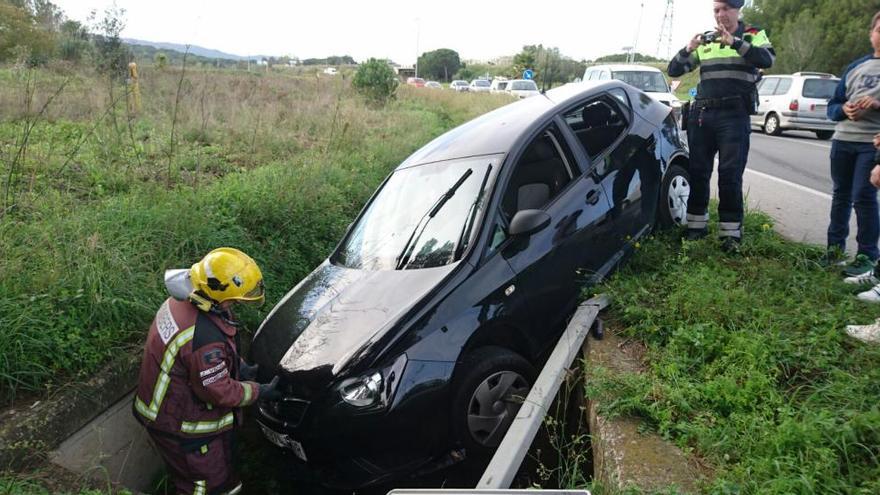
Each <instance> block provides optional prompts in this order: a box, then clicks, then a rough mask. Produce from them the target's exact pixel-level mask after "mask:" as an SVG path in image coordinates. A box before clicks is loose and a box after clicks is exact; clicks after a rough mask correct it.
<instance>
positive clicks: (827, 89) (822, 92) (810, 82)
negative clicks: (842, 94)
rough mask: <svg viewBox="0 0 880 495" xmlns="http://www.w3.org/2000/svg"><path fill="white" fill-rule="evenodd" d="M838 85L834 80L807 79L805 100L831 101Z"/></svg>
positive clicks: (805, 82)
mask: <svg viewBox="0 0 880 495" xmlns="http://www.w3.org/2000/svg"><path fill="white" fill-rule="evenodd" d="M838 83H839V81H836V80H834V79H807V80H806V81H804V98H821V99H823V100H830V99H831V97H832V96H834V90H835V89H836V88H837V84H838Z"/></svg>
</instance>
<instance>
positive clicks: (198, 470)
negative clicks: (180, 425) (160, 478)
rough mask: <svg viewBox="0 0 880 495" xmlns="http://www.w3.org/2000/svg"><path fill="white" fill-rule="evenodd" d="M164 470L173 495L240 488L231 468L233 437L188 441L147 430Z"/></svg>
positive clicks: (207, 494) (223, 435) (203, 494)
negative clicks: (159, 455) (160, 457)
mask: <svg viewBox="0 0 880 495" xmlns="http://www.w3.org/2000/svg"><path fill="white" fill-rule="evenodd" d="M147 432H148V433H149V434H150V440H152V441H153V444H154V445H155V446H156V449H157V450H158V451H159V454H161V456H162V460H164V461H165V466H166V468H167V469H168V476H169V478H170V482H171V484H173V485H174V490H175V491H174V493H177V494H187V495H189V494H193V495H211V494H220V493H225V492H226V491H228V490H230V489H232V488H234V487H235V486H236V485H238V476H237V475H236V474H235V472H234V470H233V467H232V455H233V454H232V449H233V445H232V442H233V436H232V435H233V433H232V431H231V430H230V431H226V432H224V433H221V434H219V435H216V436H213V437H209V438H203V439H193V440H185V439H181V438H179V437H175V436H172V435H168V434H166V433H163V432H160V431H157V430H154V429H151V428H147Z"/></svg>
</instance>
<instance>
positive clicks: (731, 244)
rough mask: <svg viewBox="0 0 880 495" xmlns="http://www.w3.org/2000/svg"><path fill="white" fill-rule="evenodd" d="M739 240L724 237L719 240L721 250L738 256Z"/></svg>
mask: <svg viewBox="0 0 880 495" xmlns="http://www.w3.org/2000/svg"><path fill="white" fill-rule="evenodd" d="M739 246H740V239H739V238H738V237H725V238H723V239H721V250H722V251H724V252H725V253H727V254H739Z"/></svg>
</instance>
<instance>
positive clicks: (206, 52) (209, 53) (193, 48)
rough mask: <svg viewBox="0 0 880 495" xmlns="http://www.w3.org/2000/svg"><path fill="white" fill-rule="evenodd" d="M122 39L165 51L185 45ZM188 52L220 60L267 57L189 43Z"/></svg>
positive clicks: (181, 47)
mask: <svg viewBox="0 0 880 495" xmlns="http://www.w3.org/2000/svg"><path fill="white" fill-rule="evenodd" d="M122 41H123V42H124V43H126V44H129V45H139V46H149V47H152V48H155V49H157V50H166V51H175V52H180V53H186V51H187V46H186V45H181V44H180V43H165V42H160V41H144V40H136V39H132V38H123V39H122ZM189 53H190V54H192V55H197V56H199V57H204V58H210V59H220V60H233V61H236V62H237V61H240V60H247V59H251V60H260V59H262V58H269V57H268V56H266V55H248V56H242V55H233V54H231V53H226V52H221V51H220V50H213V49H211V48H204V47H201V46H198V45H189Z"/></svg>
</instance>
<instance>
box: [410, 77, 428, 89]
mask: <svg viewBox="0 0 880 495" xmlns="http://www.w3.org/2000/svg"><path fill="white" fill-rule="evenodd" d="M406 84H408V85H410V86H415V87H417V88H424V87H425V80H424V79H422V78H421V77H407V78H406Z"/></svg>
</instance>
